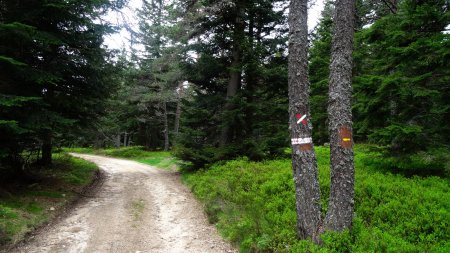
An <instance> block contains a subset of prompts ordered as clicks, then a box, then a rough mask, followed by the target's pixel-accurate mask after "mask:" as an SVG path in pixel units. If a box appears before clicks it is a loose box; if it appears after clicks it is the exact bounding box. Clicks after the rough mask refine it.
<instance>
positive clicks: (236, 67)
mask: <svg viewBox="0 0 450 253" xmlns="http://www.w3.org/2000/svg"><path fill="white" fill-rule="evenodd" d="M242 12H243V10H242V7H240V6H239V3H237V4H236V17H235V21H234V29H233V48H232V60H231V66H230V80H229V81H228V86H227V97H226V99H227V101H226V104H225V107H224V111H225V112H227V111H229V110H231V109H233V101H232V100H233V97H234V96H235V95H236V93H237V91H238V90H239V88H240V85H241V74H242V70H241V51H242V48H241V45H240V43H241V40H242V38H243V33H244V28H245V23H244V20H243V19H242V16H243V13H242ZM229 135H230V127H229V126H227V124H226V123H225V125H224V127H223V128H222V133H221V138H220V146H225V144H226V143H227V142H228V139H229V137H230V136H229Z"/></svg>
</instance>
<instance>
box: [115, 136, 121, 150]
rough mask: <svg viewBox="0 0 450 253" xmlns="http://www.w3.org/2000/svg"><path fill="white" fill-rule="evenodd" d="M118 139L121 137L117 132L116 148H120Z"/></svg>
mask: <svg viewBox="0 0 450 253" xmlns="http://www.w3.org/2000/svg"><path fill="white" fill-rule="evenodd" d="M120 137H121V133H120V132H119V133H117V135H116V143H115V144H116V148H120V141H121V140H120Z"/></svg>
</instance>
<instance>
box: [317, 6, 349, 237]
mask: <svg viewBox="0 0 450 253" xmlns="http://www.w3.org/2000/svg"><path fill="white" fill-rule="evenodd" d="M354 22H355V0H337V1H336V8H335V15H334V34H333V42H332V49H331V64H330V87H329V101H328V119H329V131H330V149H331V189H330V200H329V205H328V212H327V215H326V218H325V222H324V228H323V229H324V230H333V231H342V230H343V229H346V228H350V227H351V225H352V218H353V206H354V182H355V169H354V165H353V138H352V110H351V99H352V87H351V83H352V50H353V34H354Z"/></svg>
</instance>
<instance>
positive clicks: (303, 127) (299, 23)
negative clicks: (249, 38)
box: [289, 0, 320, 241]
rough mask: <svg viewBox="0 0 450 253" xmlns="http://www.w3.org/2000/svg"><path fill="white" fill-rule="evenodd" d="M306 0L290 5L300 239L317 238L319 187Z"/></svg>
mask: <svg viewBox="0 0 450 253" xmlns="http://www.w3.org/2000/svg"><path fill="white" fill-rule="evenodd" d="M307 3H308V0H296V1H294V0H292V1H291V3H290V9H289V129H290V134H291V142H292V168H293V174H294V182H295V196H296V207H297V228H298V233H299V234H298V235H299V237H300V239H307V238H312V239H313V240H314V241H317V240H318V228H319V225H320V188H319V177H318V171H317V162H316V155H315V152H314V148H313V143H312V137H311V131H312V125H311V122H310V120H309V119H310V112H309V79H308V27H307Z"/></svg>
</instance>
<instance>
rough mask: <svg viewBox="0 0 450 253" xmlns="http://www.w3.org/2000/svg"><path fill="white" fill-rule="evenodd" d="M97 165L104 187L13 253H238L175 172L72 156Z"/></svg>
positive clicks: (135, 164)
mask: <svg viewBox="0 0 450 253" xmlns="http://www.w3.org/2000/svg"><path fill="white" fill-rule="evenodd" d="M73 155H74V156H77V157H80V158H83V159H86V160H89V161H92V162H94V163H96V164H97V165H98V166H99V167H100V168H101V169H102V171H103V172H104V174H105V179H104V180H103V182H102V186H101V187H99V188H98V190H97V191H96V192H95V193H91V194H92V196H87V197H86V198H85V199H84V200H83V201H80V203H79V204H78V205H76V206H74V208H73V209H72V210H70V211H69V212H68V213H67V214H66V215H65V216H64V217H62V218H61V219H60V220H58V221H57V222H55V223H53V224H51V225H50V226H48V227H45V228H44V229H41V230H40V231H39V233H37V234H36V235H34V236H33V237H32V238H30V239H29V240H27V241H25V242H24V243H22V244H21V245H19V246H18V247H17V248H16V249H14V250H13V251H12V252H68V253H69V252H135V253H136V252H205V253H206V252H235V251H236V250H235V249H234V248H233V247H232V246H231V245H230V244H229V243H227V242H225V241H224V240H223V239H222V238H221V237H220V236H219V234H218V232H217V231H216V228H215V227H214V226H213V225H211V224H209V223H208V220H207V218H206V215H205V214H204V211H203V208H202V206H201V204H199V203H198V202H197V200H196V199H195V198H194V196H193V195H192V194H191V192H190V190H189V189H188V188H187V187H186V186H184V185H183V184H182V183H181V180H180V176H179V174H178V173H177V172H175V171H166V170H160V169H156V168H154V167H151V166H148V165H144V164H141V163H138V162H134V161H130V160H121V159H115V158H107V157H102V156H95V155H82V154H73Z"/></svg>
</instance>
